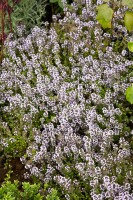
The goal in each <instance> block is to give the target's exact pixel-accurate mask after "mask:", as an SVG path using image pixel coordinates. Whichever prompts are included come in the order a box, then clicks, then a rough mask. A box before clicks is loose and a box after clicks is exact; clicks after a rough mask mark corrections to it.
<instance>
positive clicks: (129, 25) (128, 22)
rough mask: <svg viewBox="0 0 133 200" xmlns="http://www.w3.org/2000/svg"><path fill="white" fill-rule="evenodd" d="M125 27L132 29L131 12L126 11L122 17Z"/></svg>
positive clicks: (132, 19) (132, 18)
mask: <svg viewBox="0 0 133 200" xmlns="http://www.w3.org/2000/svg"><path fill="white" fill-rule="evenodd" d="M124 22H125V26H126V29H127V30H128V31H129V32H131V31H132V30H133V12H132V11H127V12H126V14H125V17H124Z"/></svg>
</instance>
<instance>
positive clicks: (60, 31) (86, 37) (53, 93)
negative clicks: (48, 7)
mask: <svg viewBox="0 0 133 200" xmlns="http://www.w3.org/2000/svg"><path fill="white" fill-rule="evenodd" d="M101 3H102V1H97V4H101ZM87 5H89V6H88V7H86V5H84V4H83V6H82V8H81V6H79V4H78V3H76V2H74V3H72V4H71V7H70V8H69V9H68V7H67V6H66V7H65V8H64V13H65V17H64V18H63V19H61V18H60V17H58V16H53V20H54V23H53V24H52V27H51V28H50V30H48V29H47V28H45V29H40V28H38V27H35V28H34V29H33V30H32V32H31V34H30V35H28V36H27V37H20V38H18V39H15V40H14V39H13V38H12V35H10V37H9V38H8V39H9V40H7V41H6V43H5V45H6V47H7V48H6V58H5V59H4V60H3V63H2V68H1V69H2V71H1V74H0V89H1V90H2V91H3V92H2V93H1V94H0V97H1V102H5V101H7V102H8V105H7V106H5V107H4V108H3V112H6V113H8V112H9V113H10V112H12V110H14V109H19V112H20V113H21V121H22V122H21V124H23V125H22V127H23V131H24V130H25V129H26V128H27V126H28V125H27V122H28V123H30V124H31V126H30V129H31V130H30V131H31V132H32V134H33V138H32V139H31V140H30V138H29V140H28V147H27V149H26V153H25V155H24V156H23V157H21V161H22V163H23V164H25V168H26V169H28V170H29V174H27V176H28V177H29V176H35V177H37V178H39V179H40V180H41V181H43V182H52V181H54V183H53V184H56V185H57V186H60V187H61V188H63V194H64V195H65V196H66V199H69V196H70V197H71V195H72V193H73V191H74V190H75V189H76V188H78V191H81V194H80V195H83V193H84V194H86V196H87V195H90V197H91V198H92V199H93V200H96V199H99V200H100V199H115V200H117V199H124V198H125V199H126V198H128V199H132V198H133V192H132V191H131V187H132V177H133V170H132V169H133V163H132V160H131V155H132V151H131V148H130V141H129V137H128V136H130V134H131V131H132V130H131V127H130V126H129V119H127V116H126V113H125V111H126V109H128V107H126V106H125V105H124V103H125V102H126V100H125V90H126V88H127V87H128V86H129V85H130V84H131V82H132V81H131V80H132V79H131V77H132V74H131V67H132V66H133V61H132V60H128V59H126V58H125V57H124V56H123V55H122V54H123V53H122V54H121V53H119V52H115V51H113V45H114V43H112V42H110V40H109V34H105V33H103V30H102V28H101V26H100V25H99V24H98V22H97V21H96V17H95V16H96V9H95V7H96V6H95V5H93V3H92V1H88V4H87ZM124 9H125V8H124ZM79 13H80V14H79ZM118 17H119V16H118V15H117V18H118ZM117 20H118V19H117ZM113 23H114V25H115V24H116V21H115V20H114V21H113ZM104 42H105V43H104ZM107 42H108V45H107V44H106V43H107ZM28 128H29V127H28ZM2 142H3V140H2ZM2 142H1V145H3V144H4V143H3V144H2ZM5 142H6V139H5ZM87 184H89V186H88V187H90V190H88V189H87V187H86V185H87ZM65 191H66V193H65ZM70 199H71V198H70ZM84 199H85V196H84Z"/></svg>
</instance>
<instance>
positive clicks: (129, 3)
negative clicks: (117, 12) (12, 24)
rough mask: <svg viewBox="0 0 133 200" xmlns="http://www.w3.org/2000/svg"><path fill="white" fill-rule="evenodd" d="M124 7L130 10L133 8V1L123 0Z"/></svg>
mask: <svg viewBox="0 0 133 200" xmlns="http://www.w3.org/2000/svg"><path fill="white" fill-rule="evenodd" d="M122 5H123V6H128V8H133V0H122Z"/></svg>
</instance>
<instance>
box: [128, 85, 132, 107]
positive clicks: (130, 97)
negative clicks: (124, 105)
mask: <svg viewBox="0 0 133 200" xmlns="http://www.w3.org/2000/svg"><path fill="white" fill-rule="evenodd" d="M126 99H127V101H129V102H130V103H131V104H133V84H132V86H130V87H128V88H127V89H126Z"/></svg>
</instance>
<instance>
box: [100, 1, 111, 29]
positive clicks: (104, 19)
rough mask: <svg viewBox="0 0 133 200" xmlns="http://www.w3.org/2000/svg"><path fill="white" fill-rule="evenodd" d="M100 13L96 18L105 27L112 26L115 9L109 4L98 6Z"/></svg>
mask: <svg viewBox="0 0 133 200" xmlns="http://www.w3.org/2000/svg"><path fill="white" fill-rule="evenodd" d="M97 10H98V14H97V16H96V19H97V20H98V22H99V23H100V24H101V26H102V27H103V28H111V21H112V18H113V10H112V9H111V8H109V6H108V5H107V4H102V5H99V6H97Z"/></svg>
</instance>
